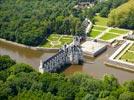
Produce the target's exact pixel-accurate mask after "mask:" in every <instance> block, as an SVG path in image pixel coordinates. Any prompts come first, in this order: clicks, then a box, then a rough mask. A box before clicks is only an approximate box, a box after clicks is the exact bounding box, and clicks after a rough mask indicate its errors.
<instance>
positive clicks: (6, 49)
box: [0, 41, 134, 83]
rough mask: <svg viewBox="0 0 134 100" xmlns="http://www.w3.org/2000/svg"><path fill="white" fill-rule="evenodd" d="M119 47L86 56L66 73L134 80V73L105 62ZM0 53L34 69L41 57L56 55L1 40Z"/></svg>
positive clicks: (122, 80)
mask: <svg viewBox="0 0 134 100" xmlns="http://www.w3.org/2000/svg"><path fill="white" fill-rule="evenodd" d="M118 48H119V47H116V48H112V47H109V48H108V49H107V51H105V53H103V54H102V55H100V56H99V57H97V58H95V59H92V58H85V63H84V64H83V65H72V66H70V67H68V68H67V69H66V70H65V71H64V73H65V74H66V75H69V74H72V73H74V72H84V73H87V74H89V75H92V76H93V77H95V78H102V77H103V75H105V74H113V75H114V76H115V77H117V78H118V80H119V82H121V83H122V82H124V81H125V80H134V73H132V72H128V71H124V70H121V69H116V68H113V67H108V66H106V65H105V64H104V62H105V61H106V60H107V59H108V57H109V56H111V54H112V53H113V52H114V51H115V50H117V49H118ZM0 55H9V56H10V57H11V58H12V59H14V60H16V61H17V62H20V63H27V64H30V65H32V66H33V67H34V69H36V70H38V66H39V62H40V59H42V58H43V59H44V58H45V59H47V58H49V57H51V56H52V55H54V53H50V52H44V51H42V50H31V49H29V48H24V47H20V46H16V45H13V44H10V43H7V42H2V41H0Z"/></svg>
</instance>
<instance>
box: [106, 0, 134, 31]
mask: <svg viewBox="0 0 134 100" xmlns="http://www.w3.org/2000/svg"><path fill="white" fill-rule="evenodd" d="M108 25H109V26H116V27H123V28H129V29H134V0H129V1H128V2H127V3H125V4H123V5H121V6H119V7H118V8H117V9H114V10H112V11H111V13H110V14H109V21H108Z"/></svg>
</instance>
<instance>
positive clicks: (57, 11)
mask: <svg viewBox="0 0 134 100" xmlns="http://www.w3.org/2000/svg"><path fill="white" fill-rule="evenodd" d="M76 3H77V0H0V38H4V39H7V40H11V41H15V42H18V43H22V44H26V45H32V46H36V45H39V44H40V43H41V42H42V41H43V40H44V39H45V37H47V36H48V35H49V34H51V33H53V32H56V33H59V34H75V33H76V31H77V29H78V28H77V27H78V26H79V24H80V23H81V21H82V20H81V19H82V18H79V16H77V17H76V16H73V14H72V13H73V10H72V8H73V7H74V5H75V4H76Z"/></svg>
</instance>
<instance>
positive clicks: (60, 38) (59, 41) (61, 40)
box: [41, 34, 73, 48]
mask: <svg viewBox="0 0 134 100" xmlns="http://www.w3.org/2000/svg"><path fill="white" fill-rule="evenodd" d="M72 41H73V36H71V35H60V34H51V35H50V36H49V37H48V38H47V40H46V41H45V42H44V43H42V45H41V47H45V48H60V47H62V46H63V45H64V44H70V43H71V42H72Z"/></svg>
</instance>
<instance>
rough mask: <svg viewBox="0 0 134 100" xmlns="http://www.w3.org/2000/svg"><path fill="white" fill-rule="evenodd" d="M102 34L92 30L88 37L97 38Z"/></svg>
mask: <svg viewBox="0 0 134 100" xmlns="http://www.w3.org/2000/svg"><path fill="white" fill-rule="evenodd" d="M100 33H101V31H95V30H92V31H91V32H89V34H88V36H89V37H92V38H95V37H97V36H98V35H99V34H100Z"/></svg>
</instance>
